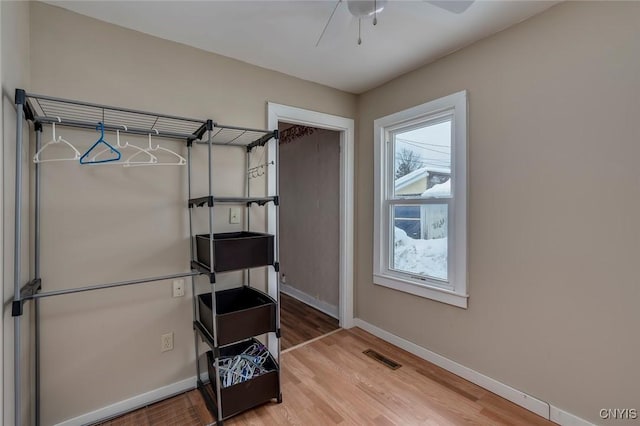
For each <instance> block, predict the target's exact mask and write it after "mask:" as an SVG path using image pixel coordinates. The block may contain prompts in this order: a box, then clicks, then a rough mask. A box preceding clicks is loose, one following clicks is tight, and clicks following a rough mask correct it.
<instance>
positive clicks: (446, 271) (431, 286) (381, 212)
mask: <svg viewBox="0 0 640 426" xmlns="http://www.w3.org/2000/svg"><path fill="white" fill-rule="evenodd" d="M374 137H375V147H376V149H375V167H376V168H375V170H376V181H375V209H374V216H375V217H374V271H373V281H374V283H375V284H378V285H382V286H387V287H391V288H394V289H396V290H401V291H405V292H408V293H411V294H415V295H419V296H423V297H427V298H431V299H434V300H438V301H441V302H445V303H450V304H452V305H455V306H460V307H466V306H467V271H466V259H467V244H466V243H467V241H466V240H467V235H466V233H467V230H466V222H467V182H466V180H467V99H466V92H464V91H463V92H459V93H455V94H453V95H450V96H446V97H444V98H441V99H437V100H435V101H432V102H428V103H426V104H423V105H419V106H417V107H414V108H410V109H408V110H405V111H401V112H398V113H396V114H392V115H389V116H386V117H382V118H379V119H377V120H375V122H374Z"/></svg>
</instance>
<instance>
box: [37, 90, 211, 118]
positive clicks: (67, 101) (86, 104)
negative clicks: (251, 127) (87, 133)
mask: <svg viewBox="0 0 640 426" xmlns="http://www.w3.org/2000/svg"><path fill="white" fill-rule="evenodd" d="M26 96H27V97H28V98H33V99H42V100H45V101H52V102H60V103H64V104H71V105H78V106H84V107H90V108H98V109H104V110H109V111H120V112H126V113H130V114H139V115H148V116H153V117H159V118H168V119H170V120H180V121H189V122H191V123H200V124H205V123H206V121H204V120H197V119H195V118H188V117H179V116H177V115H168V114H157V113H155V112H149V111H142V110H138V109H130V108H122V107H114V106H111V105H102V104H94V103H91V102H81V101H75V100H72V99H63V98H56V97H54V96H46V95H37V94H35V93H26Z"/></svg>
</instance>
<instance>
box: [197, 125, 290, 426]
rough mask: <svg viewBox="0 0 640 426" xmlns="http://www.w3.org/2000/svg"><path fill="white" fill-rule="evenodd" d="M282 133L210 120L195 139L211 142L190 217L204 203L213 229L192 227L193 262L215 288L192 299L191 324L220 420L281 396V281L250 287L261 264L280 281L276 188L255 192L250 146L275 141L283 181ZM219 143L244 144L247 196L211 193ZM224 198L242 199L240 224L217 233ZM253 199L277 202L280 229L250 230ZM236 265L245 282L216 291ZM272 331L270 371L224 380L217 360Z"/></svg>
mask: <svg viewBox="0 0 640 426" xmlns="http://www.w3.org/2000/svg"><path fill="white" fill-rule="evenodd" d="M277 140H278V132H277V130H276V131H264V130H256V129H243V128H237V127H221V126H218V125H213V126H212V127H211V128H210V129H208V134H207V140H206V141H205V140H200V141H197V142H196V143H201V144H207V146H208V159H209V163H208V195H206V196H204V197H197V198H191V185H189V201H188V208H189V223H190V224H191V223H193V219H192V216H193V215H194V214H197V213H195V212H194V210H196V209H197V208H198V207H206V208H207V210H208V219H209V232H208V234H199V235H194V233H193V228H190V231H191V235H192V245H191V267H192V269H193V270H195V271H199V272H200V273H202V274H204V275H206V276H208V277H209V282H210V284H211V289H210V292H207V293H203V294H200V295H198V297H197V303H196V297H194V299H193V303H194V305H193V313H194V321H193V328H194V334H195V352H196V354H199V353H200V348H199V339H198V338H201V339H202V341H204V342H205V343H206V344H207V345H208V346H209V348H210V350H209V351H208V352H207V354H206V358H207V359H206V362H207V371H208V374H209V382H208V383H205V382H203V381H202V380H201V379H200V378H201V371H200V363H199V357H197V359H196V374H197V377H198V389H199V390H200V392H201V394H202V396H203V398H204V400H205V403H206V404H207V407H208V408H209V410H210V411H211V412H212V413H213V414H214V416H215V417H216V420H217V423H218V424H220V425H221V424H222V423H223V422H224V420H226V419H228V418H230V417H232V416H235V415H236V414H239V413H241V412H243V411H245V410H248V409H250V408H253V407H255V406H257V405H260V404H263V403H265V402H267V401H270V400H272V399H275V400H277V401H278V402H281V401H282V393H281V389H280V368H279V362H280V341H279V338H280V310H279V298H280V296H279V288H277V289H276V291H275V294H272V295H269V294H266V293H264V292H262V291H260V290H257V289H255V288H253V287H251V270H252V269H253V268H263V267H267V268H268V273H269V274H273V275H274V276H273V277H272V279H273V280H274V281H275V283H276V287H278V280H277V273H278V269H279V263H278V230H277V226H278V205H279V199H278V195H277V194H274V195H269V196H262V197H260V196H251V185H250V173H249V171H250V164H251V162H250V159H251V153H252V151H253V150H254V149H256V148H258V147H263V149H266V146H267V144H269V143H274V144H275V150H276V160H275V162H274V169H273V170H274V172H275V174H276V188H278V178H277V176H278V173H277V164H278V162H277V160H278V154H277V152H278V144H277ZM214 145H220V146H224V147H231V148H236V149H243V150H245V152H246V156H245V159H246V160H245V161H246V173H245V187H244V191H243V192H244V195H243V196H238V197H218V196H216V195H214V194H213V182H214V170H213V169H214V168H213V151H212V147H213V146H214ZM189 146H191V144H189ZM189 155H190V154H189ZM189 164H190V162H189ZM189 182H191V168H189ZM241 191H242V189H241ZM276 192H277V191H276ZM224 204H228V205H243V206H245V220H244V225H243V229H244V230H243V231H241V232H227V233H214V206H216V205H224ZM253 205H258V206H268V207H270V208H273V209H274V214H275V217H276V221H275V223H276V230H275V235H270V234H264V233H258V232H252V231H251V230H250V229H251V226H250V225H251V221H250V217H251V207H252V206H253ZM232 271H243V274H242V276H243V283H242V285H241V286H239V287H236V288H231V289H227V290H221V291H216V274H220V273H224V272H232ZM193 282H194V280H192V290H193V293H194V294H195V291H196V290H195V284H193ZM267 333H272V335H275V338H276V340H275V342H276V345H275V353H272V352H269V355H268V357H267V359H266V362H265V363H264V365H263V366H264V367H265V369H266V370H267V372H265V373H263V374H260V375H257V376H254V377H251V378H249V379H248V380H245V381H241V382H240V383H236V384H233V385H229V386H226V387H224V386H223V384H222V379H221V371H220V370H221V367H220V359H221V358H223V357H233V356H236V355H239V354H241V353H242V352H243V351H244V350H245V349H247V348H248V347H250V346H252V345H254V344H261V343H260V342H259V341H258V340H256V337H258V336H261V335H265V334H267ZM274 355H275V357H274Z"/></svg>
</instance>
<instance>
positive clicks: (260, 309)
mask: <svg viewBox="0 0 640 426" xmlns="http://www.w3.org/2000/svg"><path fill="white" fill-rule="evenodd" d="M198 305H199V312H200V322H201V323H202V325H203V326H204V327H205V328H206V329H207V330H209V332H210V333H211V335H213V322H212V317H211V293H203V294H200V295H199V296H198ZM216 309H217V312H218V323H217V324H218V345H228V344H229V343H233V342H237V341H239V340H243V339H247V338H249V337H253V336H258V335H260V334H264V333H269V332H272V331H276V301H275V300H273V298H271V297H270V296H269V295H268V294H266V293H263V292H261V291H260V290H256V289H254V288H251V287H239V288H232V289H229V290H222V291H217V292H216Z"/></svg>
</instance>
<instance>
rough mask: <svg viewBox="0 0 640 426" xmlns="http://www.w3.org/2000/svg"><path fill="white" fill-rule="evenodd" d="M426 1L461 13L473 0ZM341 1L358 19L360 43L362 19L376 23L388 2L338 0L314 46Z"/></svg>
mask: <svg viewBox="0 0 640 426" xmlns="http://www.w3.org/2000/svg"><path fill="white" fill-rule="evenodd" d="M423 1H425V2H427V3H430V4H432V5H434V6H437V7H439V8H441V9H444V10H447V11H449V12H452V13H456V14H459V13H462V12H464V11H465V10H467V9H468V8H469V6H471V4H472V3H473V2H474V1H475V0H423ZM342 3H346V5H347V9H348V10H349V13H351V15H352V16H353V17H354V18H356V19H358V44H359V45H360V44H362V36H361V31H360V30H361V27H362V20H363V19H366V18H373V25H374V26H375V25H377V24H378V14H379V13H380V12H382V10H383V9H384V8H385V6H386V5H387V3H388V0H338V1H337V2H336V5H335V6H334V7H333V11H332V12H331V15H330V16H329V19H328V20H327V23H326V24H325V25H324V28H323V30H322V33H321V34H320V37H318V41H317V42H316V47H318V45H319V44H320V41H321V40H322V37H323V36H324V34H325V32H326V31H327V28H328V27H329V24H330V23H331V20H332V19H333V15H335V13H336V10H338V7H340V5H341V4H342Z"/></svg>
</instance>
